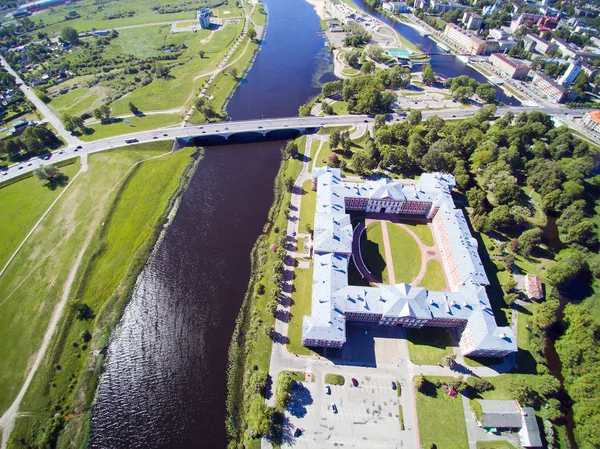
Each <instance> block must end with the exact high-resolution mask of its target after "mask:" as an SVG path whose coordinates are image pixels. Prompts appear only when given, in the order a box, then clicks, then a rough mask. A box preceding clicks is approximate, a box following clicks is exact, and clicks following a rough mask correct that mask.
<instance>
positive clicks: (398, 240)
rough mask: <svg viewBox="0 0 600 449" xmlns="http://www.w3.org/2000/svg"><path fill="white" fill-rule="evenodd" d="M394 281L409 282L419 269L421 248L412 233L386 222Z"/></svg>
mask: <svg viewBox="0 0 600 449" xmlns="http://www.w3.org/2000/svg"><path fill="white" fill-rule="evenodd" d="M387 230H388V236H389V240H390V249H391V250H392V260H393V262H394V273H395V276H396V283H398V284H399V283H401V282H406V283H410V282H411V281H412V280H413V279H415V278H416V277H417V276H418V274H419V271H420V270H421V249H420V248H419V245H418V244H417V242H415V239H414V238H413V236H412V235H410V234H409V233H408V232H407V231H406V230H405V229H402V228H401V227H400V226H397V225H395V224H393V223H387Z"/></svg>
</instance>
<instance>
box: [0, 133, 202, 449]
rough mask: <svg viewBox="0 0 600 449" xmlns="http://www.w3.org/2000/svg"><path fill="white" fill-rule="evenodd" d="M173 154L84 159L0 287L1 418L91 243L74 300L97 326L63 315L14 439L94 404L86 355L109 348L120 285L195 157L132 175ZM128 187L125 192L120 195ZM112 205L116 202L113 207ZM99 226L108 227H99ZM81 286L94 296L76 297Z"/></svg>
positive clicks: (130, 152) (140, 150)
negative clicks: (59, 414) (85, 340)
mask: <svg viewBox="0 0 600 449" xmlns="http://www.w3.org/2000/svg"><path fill="white" fill-rule="evenodd" d="M169 148H170V145H169V144H168V143H165V142H161V143H159V142H157V143H153V144H148V145H139V146H135V147H131V148H130V149H127V150H119V151H110V152H103V153H99V154H95V155H92V156H90V160H89V166H88V170H87V171H86V172H83V173H82V175H80V177H79V178H78V179H77V180H76V181H75V182H74V183H73V185H72V187H71V188H70V189H69V190H68V191H67V193H66V194H65V196H64V197H63V198H61V200H60V201H59V202H58V203H57V204H56V206H55V207H54V208H53V209H52V211H51V212H50V214H49V215H48V216H47V217H46V218H45V219H44V221H43V222H42V226H41V228H40V229H39V230H38V231H36V232H35V233H34V234H33V235H32V237H31V239H30V241H28V242H27V243H26V245H25V246H24V247H23V251H22V253H20V254H19V255H18V256H17V258H16V259H15V262H14V264H13V265H11V266H10V267H9V270H7V272H6V273H5V274H4V275H3V276H2V277H1V278H0V289H1V290H2V291H4V292H9V294H8V295H7V296H5V297H4V298H3V300H2V302H1V304H0V310H1V311H2V314H1V315H0V320H1V321H3V322H2V323H1V325H0V341H1V342H2V344H1V345H0V372H1V373H2V376H1V378H0V384H1V386H2V388H0V392H1V393H0V409H1V410H2V411H3V410H5V408H6V407H7V405H8V404H9V403H10V401H12V399H13V398H14V395H15V394H16V391H17V390H18V389H19V388H20V386H21V384H22V382H23V376H24V373H25V369H26V368H25V367H26V365H27V363H28V361H29V360H30V357H31V355H32V354H33V353H34V352H35V350H36V349H37V348H38V346H39V343H40V339H41V336H42V334H43V332H44V330H45V329H46V326H47V323H48V320H49V317H50V312H51V310H52V308H53V307H54V305H55V304H56V303H57V301H58V299H59V298H60V296H61V291H62V288H63V285H64V282H65V279H66V277H67V275H68V273H69V271H70V269H71V266H72V265H73V263H74V261H75V259H76V257H77V255H78V254H79V252H80V251H81V250H82V249H85V248H86V247H85V246H84V242H86V241H88V240H89V238H90V237H92V235H93V236H94V237H92V239H91V243H90V244H89V246H87V249H86V250H85V254H84V256H83V259H82V264H81V266H80V269H79V270H78V273H77V276H76V280H75V283H74V285H73V288H72V289H71V293H70V297H72V298H75V297H76V298H79V299H80V300H81V301H83V302H85V303H86V304H88V305H89V306H90V307H91V308H92V310H93V311H94V313H95V315H96V320H95V321H93V320H92V321H80V320H76V319H74V318H73V314H74V312H73V309H71V308H69V307H67V308H66V309H65V312H64V314H63V318H62V320H61V323H60V324H59V327H58V328H57V333H56V334H55V336H54V338H53V339H52V341H51V344H50V347H49V350H48V353H47V354H46V357H45V359H44V361H43V362H42V365H41V366H40V369H39V370H38V372H37V374H36V376H35V377H34V381H33V383H32V385H31V386H30V389H29V390H28V391H27V394H26V396H25V398H24V402H23V403H22V406H21V410H22V411H26V412H31V413H32V414H31V415H29V414H26V415H27V416H26V417H23V418H21V419H19V421H18V422H17V428H16V431H15V435H16V436H17V437H23V438H27V439H28V441H30V442H31V441H36V440H39V439H40V438H41V432H42V431H43V429H44V428H45V427H46V426H47V424H48V423H47V419H48V418H50V417H51V416H52V415H53V414H54V413H55V411H56V410H59V409H60V410H62V411H64V413H67V412H68V410H69V407H72V406H74V403H75V402H77V405H78V406H79V407H83V408H84V409H85V407H86V406H89V402H87V401H88V400H89V399H90V398H91V396H92V395H93V392H94V386H95V381H96V378H97V374H98V373H97V372H95V373H91V372H92V371H93V369H94V368H96V363H95V362H94V363H93V364H92V366H91V371H90V373H91V375H88V376H87V377H86V376H79V373H80V370H81V368H82V367H83V366H84V363H85V361H86V360H87V358H88V356H89V354H90V352H91V350H93V351H97V350H98V349H100V348H101V347H102V346H103V345H105V344H106V342H107V341H108V335H107V333H106V332H108V330H109V324H114V322H116V320H117V319H118V316H120V307H121V306H122V305H123V304H124V302H125V300H126V297H125V296H126V295H127V294H128V290H127V289H126V288H125V286H126V285H128V284H130V283H131V282H132V281H133V280H134V279H135V276H131V274H130V275H129V276H126V275H127V274H128V273H129V270H130V268H131V267H132V266H133V265H136V266H140V263H143V261H144V260H145V257H144V256H143V254H142V252H141V249H143V248H146V247H147V248H149V247H150V246H151V243H152V242H150V241H149V238H150V236H153V235H155V232H156V230H155V224H156V217H158V216H162V214H163V213H164V207H165V206H166V200H165V198H167V197H169V196H170V195H171V194H172V192H173V191H174V189H175V188H176V187H177V186H178V184H179V176H178V175H177V173H178V172H179V173H180V172H181V171H182V170H183V169H184V167H185V166H187V165H188V164H189V161H190V158H189V155H190V151H191V150H185V151H183V152H182V153H181V155H180V154H179V152H178V153H174V154H173V155H169V156H166V157H164V158H160V159H157V160H156V161H153V162H150V161H148V162H145V163H144V164H142V166H141V167H140V168H139V169H138V170H137V171H130V170H131V169H132V168H133V166H134V164H136V163H137V162H139V161H141V160H142V159H147V158H150V157H153V156H158V155H161V154H164V153H165V150H168V149H169ZM128 172H129V173H130V174H131V176H130V177H129V178H127V177H126V173H128ZM126 179H127V180H128V183H127V185H126V186H125V187H124V188H122V189H121V187H122V186H123V185H124V184H123V183H124V181H125V180H126ZM117 192H119V195H118V196H117ZM116 198H119V201H118V202H116V203H115V202H114V201H115V199H116ZM149 205H153V206H154V207H149ZM109 211H111V213H110V214H109ZM107 214H108V215H107ZM102 222H104V223H105V226H104V227H102V228H98V226H99V225H100V224H101V223H102ZM99 249H102V250H103V251H104V252H103V256H102V257H98V254H97V251H98V250H99ZM94 254H96V255H94ZM140 258H143V260H141V259H140ZM115 262H116V263H115ZM84 272H85V275H84V274H83V273H84ZM84 280H85V282H86V285H89V286H92V288H93V290H88V289H86V288H82V284H83V283H84ZM119 295H123V297H119ZM109 316H110V318H111V319H110V320H109V319H108V317H109ZM9 317H10V320H9V321H7V320H8V318H9ZM5 321H6V322H5ZM85 329H87V330H89V331H90V332H92V333H93V335H94V338H93V339H92V341H91V342H90V343H89V345H90V347H89V349H88V344H80V345H78V346H77V347H75V345H71V344H70V343H71V342H76V341H80V342H81V338H80V335H81V333H82V332H83V330H85ZM67 342H68V344H67ZM94 354H96V355H97V352H95V353H94ZM96 355H95V356H94V357H96ZM57 366H59V367H60V369H57V368H56V367H57ZM50 406H52V408H50ZM54 406H56V407H59V409H56V408H54ZM81 416H82V417H83V416H84V415H81ZM69 422H70V421H69ZM79 424H81V422H79ZM79 424H78V425H79ZM38 432H39V434H38Z"/></svg>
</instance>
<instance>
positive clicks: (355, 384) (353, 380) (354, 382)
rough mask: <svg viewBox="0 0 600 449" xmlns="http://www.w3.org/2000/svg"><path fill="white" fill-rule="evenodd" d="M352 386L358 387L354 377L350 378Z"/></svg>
mask: <svg viewBox="0 0 600 449" xmlns="http://www.w3.org/2000/svg"><path fill="white" fill-rule="evenodd" d="M352 385H354V386H355V387H358V380H356V379H355V378H354V377H353V378H352Z"/></svg>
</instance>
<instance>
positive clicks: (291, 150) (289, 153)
mask: <svg viewBox="0 0 600 449" xmlns="http://www.w3.org/2000/svg"><path fill="white" fill-rule="evenodd" d="M296 154H298V144H297V143H296V142H295V141H293V140H291V141H289V142H288V143H287V144H286V146H285V147H284V148H283V155H284V156H285V157H286V158H287V159H290V158H292V157H294V156H295V155H296Z"/></svg>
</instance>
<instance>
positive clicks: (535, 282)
mask: <svg viewBox="0 0 600 449" xmlns="http://www.w3.org/2000/svg"><path fill="white" fill-rule="evenodd" d="M525 290H526V293H527V296H528V297H529V299H542V298H543V297H544V290H543V289H542V280H541V279H540V278H539V277H537V276H534V275H532V274H528V275H527V276H525Z"/></svg>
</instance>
